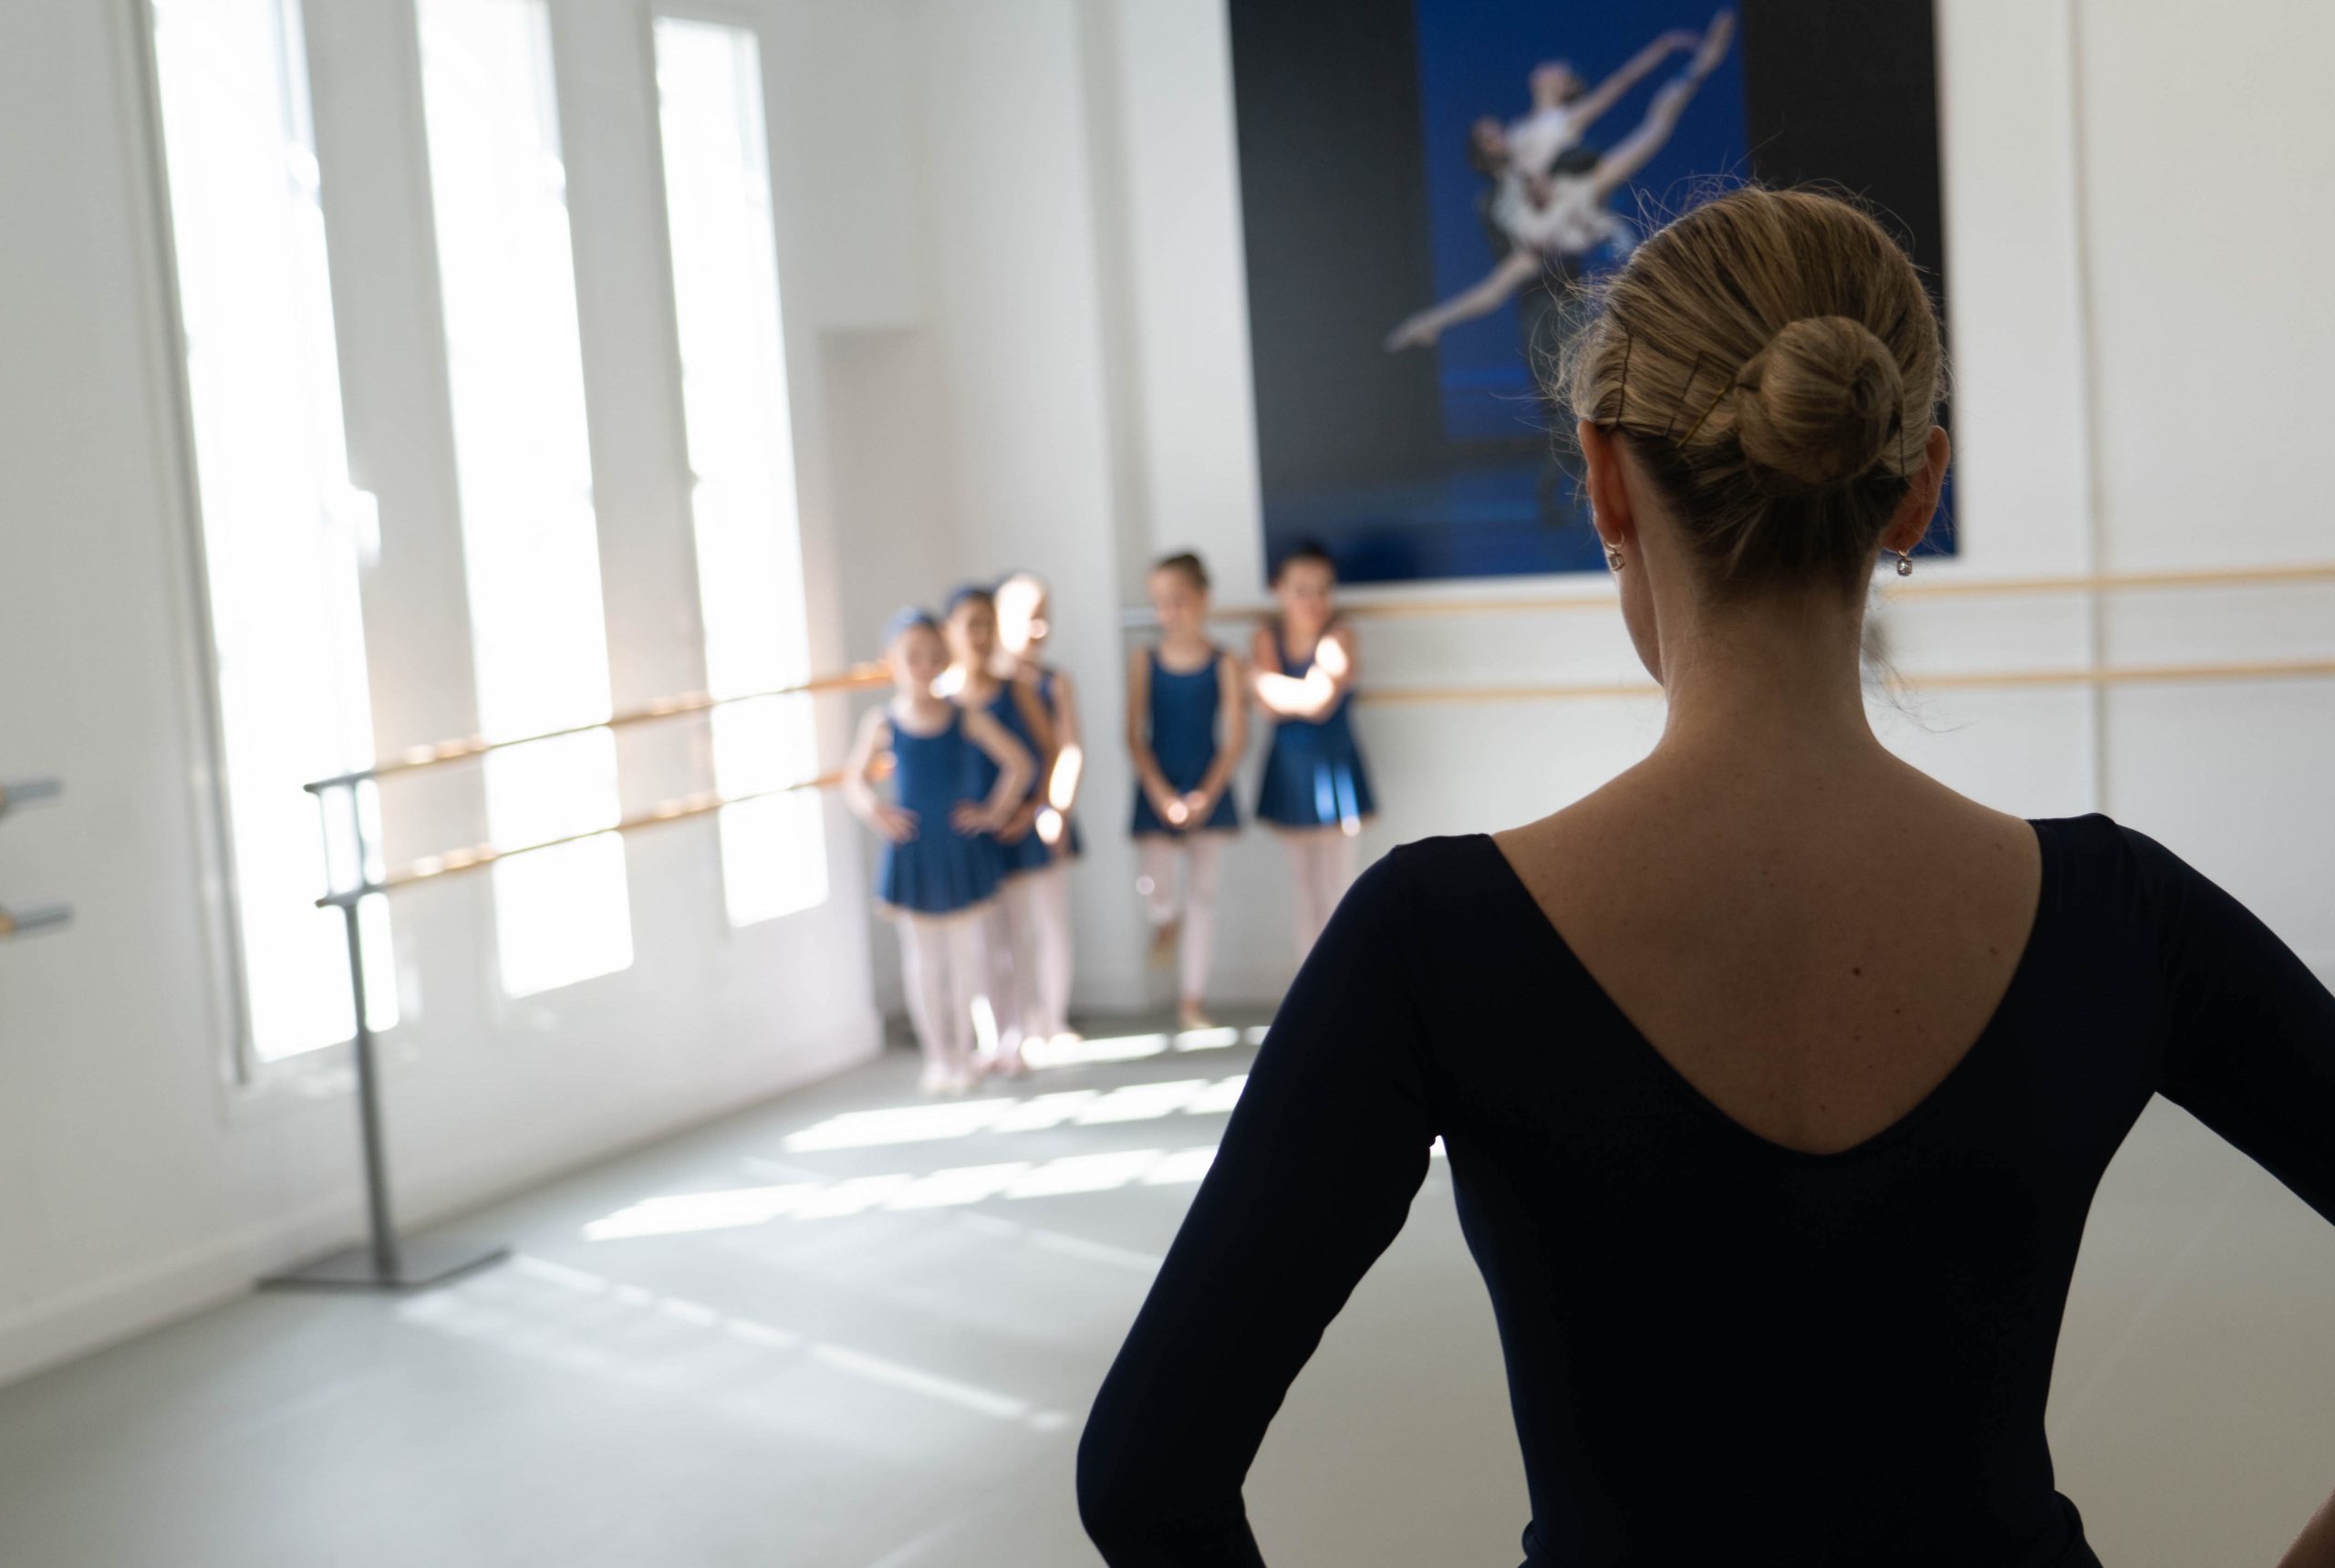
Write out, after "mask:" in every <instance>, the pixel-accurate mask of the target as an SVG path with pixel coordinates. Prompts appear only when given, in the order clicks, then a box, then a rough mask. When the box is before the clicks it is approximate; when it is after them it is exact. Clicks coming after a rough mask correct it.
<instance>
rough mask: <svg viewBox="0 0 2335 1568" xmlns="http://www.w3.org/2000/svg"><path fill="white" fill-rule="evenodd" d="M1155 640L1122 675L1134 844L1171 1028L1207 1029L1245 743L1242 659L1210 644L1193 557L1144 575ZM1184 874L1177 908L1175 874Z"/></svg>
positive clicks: (1200, 569) (1201, 581)
mask: <svg viewBox="0 0 2335 1568" xmlns="http://www.w3.org/2000/svg"><path fill="white" fill-rule="evenodd" d="M1147 586H1148V587H1149V589H1150V593H1151V607H1152V611H1153V613H1154V614H1155V615H1156V616H1157V618H1158V620H1159V640H1158V641H1157V643H1154V644H1153V645H1152V646H1151V647H1149V648H1147V649H1144V650H1143V651H1141V652H1140V653H1137V654H1136V656H1135V658H1134V659H1133V660H1132V661H1131V662H1130V664H1129V666H1128V669H1127V751H1128V753H1130V754H1131V755H1132V757H1133V758H1134V761H1135V774H1136V792H1135V821H1134V833H1135V840H1136V851H1137V857H1138V859H1139V862H1140V865H1141V873H1142V874H1141V876H1140V877H1139V878H1138V879H1137V881H1136V888H1138V889H1139V890H1140V891H1141V892H1142V894H1143V900H1144V911H1145V913H1146V914H1147V915H1148V916H1149V917H1150V919H1151V932H1152V940H1151V953H1152V960H1153V961H1154V962H1156V963H1165V962H1167V959H1168V957H1169V955H1171V954H1174V955H1176V957H1177V958H1178V989H1177V1007H1176V1018H1177V1022H1178V1024H1179V1025H1180V1026H1181V1027H1183V1028H1186V1029H1205V1028H1207V1027H1209V1020H1208V1013H1207V1011H1206V1009H1205V1007H1204V1006H1203V997H1204V996H1205V994H1206V992H1207V990H1208V963H1209V939H1210V937H1211V936H1212V935H1213V933H1214V929H1215V925H1216V883H1217V876H1218V873H1219V868H1220V865H1221V862H1222V859H1223V850H1224V840H1225V838H1226V837H1227V836H1230V834H1232V833H1234V832H1236V831H1237V830H1238V829H1239V828H1240V813H1239V812H1238V811H1237V810H1236V809H1235V807H1234V806H1233V804H1232V796H1231V794H1230V789H1229V786H1230V784H1231V783H1232V770H1233V767H1234V766H1235V765H1236V764H1237V763H1239V762H1240V750H1241V747H1242V746H1243V745H1244V744H1245V743H1246V742H1247V740H1248V711H1247V704H1246V703H1244V702H1243V701H1241V696H1240V659H1238V658H1236V657H1235V656H1234V655H1232V654H1230V653H1229V652H1227V651H1225V650H1224V649H1221V648H1219V647H1217V646H1216V644H1214V643H1212V642H1210V641H1209V639H1208V569H1207V568H1206V567H1205V566H1201V565H1200V558H1199V556H1193V555H1181V556H1168V557H1167V559H1165V560H1163V561H1161V562H1160V563H1159V564H1158V565H1157V566H1154V567H1152V568H1151V576H1150V580H1149V583H1148V585H1147ZM1179 859H1180V860H1182V862H1183V863H1184V888H1183V895H1182V898H1181V900H1180V907H1179V901H1178V897H1177V889H1176V863H1177V861H1178V860H1179Z"/></svg>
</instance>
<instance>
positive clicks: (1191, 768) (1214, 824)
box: [1130, 648, 1240, 838]
mask: <svg viewBox="0 0 2335 1568" xmlns="http://www.w3.org/2000/svg"><path fill="white" fill-rule="evenodd" d="M1210 652H1211V654H1212V655H1213V657H1211V658H1210V659H1209V661H1208V662H1207V663H1206V664H1203V665H1201V666H1200V667H1199V669H1198V670H1190V671H1188V672H1185V673H1180V674H1179V673H1178V672H1177V671H1175V670H1169V669H1167V667H1166V666H1165V665H1163V664H1161V663H1160V662H1159V650H1158V649H1156V648H1155V649H1152V650H1151V653H1150V655H1149V657H1150V659H1151V714H1150V718H1151V754H1152V757H1153V758H1154V759H1155V760H1156V761H1157V763H1159V771H1160V772H1161V773H1163V774H1167V782H1168V783H1169V784H1173V785H1175V786H1176V791H1177V793H1178V794H1188V793H1190V792H1191V791H1193V790H1196V789H1198V788H1199V787H1200V781H1201V780H1202V779H1204V778H1206V777H1208V770H1209V768H1210V767H1212V766H1214V765H1215V763H1216V747H1217V740H1216V719H1217V710H1218V709H1219V707H1221V706H1222V705H1223V695H1224V693H1223V688H1222V685H1221V682H1222V679H1223V678H1222V677H1221V676H1220V675H1219V674H1218V673H1217V671H1218V669H1219V667H1220V666H1221V665H1222V664H1223V662H1224V655H1223V653H1222V652H1221V651H1219V650H1215V649H1211V650H1210ZM1239 827H1240V807H1238V806H1236V805H1233V804H1232V792H1231V791H1230V790H1229V789H1228V790H1226V791H1225V792H1224V793H1223V794H1220V795H1219V796H1217V797H1216V809H1215V810H1214V811H1211V812H1209V815H1208V820H1207V821H1206V822H1203V823H1201V824H1200V825H1199V826H1198V827H1192V826H1184V827H1170V826H1167V824H1166V823H1164V822H1162V821H1160V820H1159V814H1158V813H1157V811H1154V810H1153V809H1152V807H1151V797H1150V796H1149V795H1147V794H1144V793H1143V785H1142V784H1140V783H1137V784H1136V786H1135V822H1134V826H1133V827H1132V828H1131V829H1130V831H1131V832H1133V833H1134V834H1135V835H1136V836H1137V837H1141V836H1144V835H1146V834H1165V835H1167V836H1168V837H1170V838H1180V837H1182V836H1184V835H1185V834H1187V833H1230V832H1233V831H1235V830H1237V829H1238V828H1239Z"/></svg>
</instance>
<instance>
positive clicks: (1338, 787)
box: [1257, 627, 1378, 827]
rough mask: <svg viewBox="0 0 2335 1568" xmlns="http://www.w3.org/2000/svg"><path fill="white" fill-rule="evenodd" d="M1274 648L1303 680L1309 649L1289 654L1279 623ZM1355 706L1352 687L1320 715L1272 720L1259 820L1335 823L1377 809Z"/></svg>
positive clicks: (1279, 824)
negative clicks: (1358, 739) (1299, 655)
mask: <svg viewBox="0 0 2335 1568" xmlns="http://www.w3.org/2000/svg"><path fill="white" fill-rule="evenodd" d="M1273 651H1274V652H1275V653H1277V654H1279V655H1280V657H1281V669H1282V674H1284V675H1286V676H1288V677H1289V678H1290V679H1291V680H1303V679H1305V673H1306V671H1308V670H1312V669H1313V655H1312V654H1310V653H1309V654H1307V655H1306V656H1305V657H1304V658H1303V659H1292V658H1291V657H1290V656H1289V649H1288V647H1287V645H1286V644H1284V643H1283V642H1282V639H1281V628H1278V627H1276V628H1273ZM1353 705H1354V693H1353V692H1351V691H1349V692H1346V693H1345V694H1344V695H1343V696H1341V697H1340V698H1339V699H1338V705H1337V706H1336V707H1334V708H1333V709H1331V710H1330V711H1328V712H1327V713H1324V714H1323V715H1322V717H1320V718H1319V719H1285V718H1276V719H1275V720H1274V721H1273V737H1272V744H1271V747H1270V748H1269V749H1268V750H1267V751H1266V753H1265V778H1264V783H1263V784H1261V785H1259V786H1258V789H1257V820H1258V821H1260V822H1270V823H1271V824H1272V825H1273V826H1276V827H1336V826H1341V825H1343V824H1344V823H1349V822H1358V821H1360V820H1361V819H1362V818H1364V817H1365V816H1368V815H1370V814H1371V813H1372V812H1374V811H1376V810H1377V809H1378V803H1377V802H1376V801H1375V799H1373V798H1372V796H1371V794H1370V774H1369V773H1368V772H1367V771H1366V770H1365V769H1364V767H1363V765H1362V748H1361V747H1360V746H1358V745H1356V744H1355V743H1354V720H1353V716H1352V714H1351V712H1350V710H1351V709H1352V707H1353Z"/></svg>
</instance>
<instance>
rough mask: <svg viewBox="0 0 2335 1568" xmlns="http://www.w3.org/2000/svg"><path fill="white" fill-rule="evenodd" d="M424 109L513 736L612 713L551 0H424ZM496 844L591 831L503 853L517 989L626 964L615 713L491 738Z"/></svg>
mask: <svg viewBox="0 0 2335 1568" xmlns="http://www.w3.org/2000/svg"><path fill="white" fill-rule="evenodd" d="M420 22H421V76H422V109H423V119H424V120H425V123H426V126H427V130H428V134H429V141H430V181H431V195H432V199H433V202H434V204H435V212H436V223H437V231H438V271H439V285H440V291H441V296H442V298H443V301H444V308H445V318H446V350H447V355H446V357H447V370H448V379H449V380H450V382H451V389H452V394H453V410H454V455H455V470H456V477H457V481H458V483H459V486H460V491H461V500H462V539H463V557H464V562H465V565H466V566H467V569H468V573H469V577H470V597H471V626H472V637H473V639H474V643H475V647H476V657H477V667H478V668H477V676H478V701H479V717H480V722H481V725H482V727H483V730H484V731H485V732H486V733H487V734H488V735H490V736H495V737H501V738H506V739H510V738H516V737H519V736H524V735H530V734H540V733H543V732H546V731H553V730H561V729H566V728H571V727H574V726H577V725H588V724H594V723H597V722H600V721H602V720H605V719H607V717H608V711H609V703H608V653H607V632H606V629H605V623H604V619H603V616H602V610H601V602H600V563H599V553H598V548H597V533H596V529H595V523H594V517H593V512H592V472H591V453H590V448H589V445H588V438H587V435H586V427H585V419H584V358H583V347H582V343H581V340H580V338H579V337H578V332H577V327H576V270H575V259H574V255H573V254H572V252H571V251H570V248H569V239H568V226H567V192H566V170H565V168H564V167H563V166H562V164H561V161H560V145H559V123H558V109H557V105H556V103H555V98H554V94H553V89H552V76H551V37H550V24H549V19H548V17H547V16H546V15H545V6H544V0H421V4H420ZM486 797H487V824H488V830H489V832H490V833H491V834H492V836H493V840H494V842H495V844H496V845H497V846H501V847H505V848H509V847H515V846H519V845H523V844H534V843H542V842H545V841H547V840H551V839H559V838H567V837H572V836H577V835H585V836H584V837H581V838H579V839H578V841H577V842H576V843H573V844H566V845H563V846H560V847H558V848H555V849H546V850H544V851H542V852H540V853H537V854H534V855H528V856H524V857H519V858H516V859H514V860H511V861H507V862H504V863H502V864H499V865H497V866H496V867H495V868H494V873H493V875H494V892H495V935H496V946H497V952H498V956H499V958H500V961H501V965H502V971H503V989H504V990H505V991H507V992H510V993H511V994H513V995H514V996H524V995H528V994H531V993H534V992H542V991H548V990H550V989H551V988H553V987H555V986H560V985H566V984H570V983H572V982H574V981H579V980H584V979H586V978H588V977H590V976H592V975H597V974H606V973H608V972H610V971H615V970H619V969H622V968H624V967H625V966H626V965H628V964H629V963H630V962H631V961H632V933H631V927H630V916H629V911H628V908H627V902H626V896H625V869H624V847H623V845H622V842H621V841H620V840H619V839H618V838H617V836H616V835H614V834H610V833H600V832H596V830H597V829H604V828H607V827H611V826H614V825H615V824H616V822H617V815H618V811H619V807H618V804H617V761H616V742H615V739H614V737H613V736H611V735H610V734H609V733H608V732H607V731H605V730H594V731H588V732H586V733H583V734H577V735H566V736H562V737H560V738H558V739H556V740H547V741H541V742H535V743H534V744H531V745H526V746H519V747H514V748H513V749H512V750H510V751H506V752H501V753H495V754H493V756H491V757H490V758H489V759H488V762H487V768H486Z"/></svg>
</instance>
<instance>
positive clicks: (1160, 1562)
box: [1078, 859, 1435, 1568]
mask: <svg viewBox="0 0 2335 1568" xmlns="http://www.w3.org/2000/svg"><path fill="white" fill-rule="evenodd" d="M1401 914H1402V890H1401V874H1400V872H1399V871H1398V870H1397V869H1396V865H1395V862H1394V861H1393V860H1392V859H1387V860H1381V861H1380V862H1378V864H1376V865H1375V866H1374V867H1371V868H1370V870H1368V871H1367V872H1365V873H1364V875H1363V876H1362V877H1361V878H1360V879H1359V880H1358V881H1357V882H1356V883H1355V884H1354V888H1353V890H1352V891H1351V892H1350V893H1348V894H1347V895H1346V898H1345V900H1344V903H1342V904H1341V905H1340V906H1339V907H1338V911H1337V914H1336V915H1335V917H1334V918H1333V919H1332V920H1331V921H1330V924H1329V928H1328V929H1326V930H1325V931H1323V934H1322V937H1321V940H1319V941H1318V942H1317V943H1316V944H1315V945H1314V949H1313V954H1312V956H1311V957H1309V958H1308V959H1307V960H1306V961H1305V964H1304V967H1303V968H1302V970H1301V971H1299V973H1298V976H1297V979H1296V981H1295V982H1294V983H1293V984H1292V986H1291V987H1290V991H1289V994H1288V996H1287V997H1286V999H1284V1001H1283V1002H1282V1007H1281V1011H1280V1012H1279V1013H1278V1014H1277V1015H1276V1016H1275V1017H1274V1019H1273V1023H1272V1028H1271V1032H1270V1033H1269V1034H1268V1035H1267V1037H1266V1040H1265V1044H1264V1045H1263V1047H1262V1048H1261V1049H1260V1050H1259V1052H1258V1053H1257V1058H1256V1061H1255V1063H1254V1064H1253V1065H1252V1067H1251V1071H1250V1074H1249V1081H1248V1084H1247V1085H1246V1086H1245V1087H1244V1088H1243V1090H1242V1092H1241V1096H1240V1104H1239V1106H1237V1107H1236V1108H1235V1109H1234V1111H1233V1113H1232V1116H1231V1118H1230V1121H1229V1122H1228V1123H1227V1125H1226V1127H1225V1131H1224V1137H1223V1141H1222V1142H1221V1144H1220V1145H1219V1147H1218V1149H1217V1154H1216V1160H1215V1163H1214V1165H1213V1166H1212V1167H1211V1168H1210V1169H1209V1175H1208V1179H1206V1180H1205V1181H1204V1182H1202V1183H1201V1184H1200V1189H1199V1193H1198V1195H1197V1196H1195V1197H1194V1199H1192V1207H1191V1210H1190V1212H1189V1213H1188V1214H1187V1215H1186V1216H1185V1220H1184V1224H1183V1228H1182V1230H1181V1231H1178V1234H1177V1237H1176V1241H1175V1244H1174V1246H1172V1247H1171V1248H1170V1249H1169V1250H1168V1253H1167V1261H1166V1262H1164V1263H1163V1264H1162V1265H1161V1267H1160V1270H1159V1276H1158V1278H1157V1281H1156V1282H1154V1284H1153V1285H1152V1288H1151V1294H1150V1296H1149V1298H1148V1299H1147V1301H1146V1302H1145V1303H1144V1305H1143V1310H1142V1312H1141V1313H1140V1314H1138V1315H1137V1316H1136V1322H1135V1327H1134V1329H1133V1330H1132V1331H1131V1332H1130V1333H1129V1334H1128V1335H1127V1340H1126V1345H1125V1346H1124V1347H1123V1348H1122V1349H1121V1350H1120V1352H1119V1355H1118V1360H1117V1361H1116V1363H1114V1364H1113V1366H1112V1367H1111V1371H1110V1375H1109V1376H1107V1377H1105V1379H1104V1381H1103V1386H1102V1390H1101V1392H1100V1393H1098V1394H1097V1395H1096V1397H1095V1408H1094V1413H1093V1414H1092V1415H1091V1416H1090V1417H1088V1419H1087V1424H1086V1431H1085V1435H1084V1438H1083V1439H1082V1440H1081V1441H1080V1443H1079V1449H1078V1507H1079V1514H1080V1517H1081V1518H1082V1519H1083V1520H1084V1522H1085V1525H1086V1529H1087V1532H1088V1533H1089V1534H1090V1535H1091V1536H1093V1537H1094V1540H1095V1544H1096V1545H1097V1546H1098V1547H1100V1548H1101V1549H1102V1552H1103V1556H1104V1558H1105V1561H1107V1562H1108V1563H1111V1564H1112V1565H1113V1568H1169V1565H1174V1564H1183V1563H1208V1564H1256V1563H1261V1562H1262V1559H1261V1557H1260V1556H1259V1555H1258V1552H1257V1543H1256V1541H1255V1538H1254V1537H1253V1536H1252V1535H1251V1533H1250V1531H1249V1522H1248V1517H1247V1514H1246V1512H1245V1511H1244V1509H1243V1507H1242V1504H1241V1499H1240V1485H1241V1481H1242V1479H1243V1478H1244V1477H1245V1476H1246V1475H1247V1473H1248V1469H1249V1465H1250V1461H1251V1459H1254V1458H1255V1457H1256V1452H1257V1447H1258V1445H1259V1443H1261V1441H1262V1440H1263V1438H1264V1435H1265V1428H1266V1425H1267V1424H1268V1423H1269V1422H1271V1419H1272V1417H1273V1413H1274V1412H1275V1411H1276V1410H1278V1409H1279V1408H1280V1407H1281V1402H1282V1395H1283V1394H1284V1393H1285V1392H1286V1391H1287V1390H1288V1387H1289V1385H1290V1381H1291V1380H1292V1378H1294V1377H1295V1376H1297V1373H1298V1369H1299V1368H1300V1367H1302V1366H1304V1364H1305V1361H1306V1358H1307V1357H1308V1356H1310V1355H1313V1347H1314V1345H1317V1344H1318V1343H1319V1342H1320V1340H1321V1337H1322V1331H1323V1329H1324V1328H1325V1327H1327V1326H1328V1324H1329V1322H1330V1320H1331V1318H1333V1317H1334V1316H1336V1315H1337V1313H1338V1309H1339V1308H1340V1307H1342V1306H1343V1305H1344V1303H1345V1300H1346V1296H1347V1294H1348V1293H1350V1292H1351V1291H1352V1290H1353V1289H1354V1283H1355V1282H1356V1281H1358V1280H1360V1279H1361V1278H1362V1275H1363V1273H1364V1272H1365V1271H1366V1270H1367V1269H1368V1268H1369V1267H1370V1265H1371V1263H1372V1262H1373V1261H1375V1259H1376V1258H1377V1256H1378V1255H1379V1253H1380V1252H1382V1251H1385V1248H1386V1244H1387V1243H1388V1242H1389V1241H1393V1240H1394V1238H1395V1233H1396V1231H1399V1230H1401V1229H1402V1226H1403V1220H1404V1219H1405V1217H1406V1214H1407V1213H1408V1212H1409V1210H1410V1202H1411V1199H1412V1196H1413V1195H1414V1194H1415V1193H1417V1190H1418V1187H1419V1182H1420V1180H1421V1179H1423V1178H1424V1176H1425V1175H1426V1172H1427V1148H1428V1146H1429V1145H1430V1144H1431V1143H1432V1142H1433V1141H1434V1138H1435V1122H1434V1118H1433V1116H1432V1114H1431V1112H1430V1110H1429V1106H1428V1095H1427V1075H1426V1072H1425V1070H1424V1065H1423V1057H1422V1049H1423V1035H1422V1031H1421V1027H1420V1022H1419V1019H1420V1014H1419V1012H1418V1010H1417V1006H1416V1004H1415V1002H1414V993H1413V990H1412V987H1411V984H1410V982H1409V979H1408V976H1409V972H1410V971H1409V966H1408V955H1407V954H1406V951H1405V950H1404V947H1403V944H1402V942H1401V940H1399V938H1400V932H1401V929H1402V925H1401Z"/></svg>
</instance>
